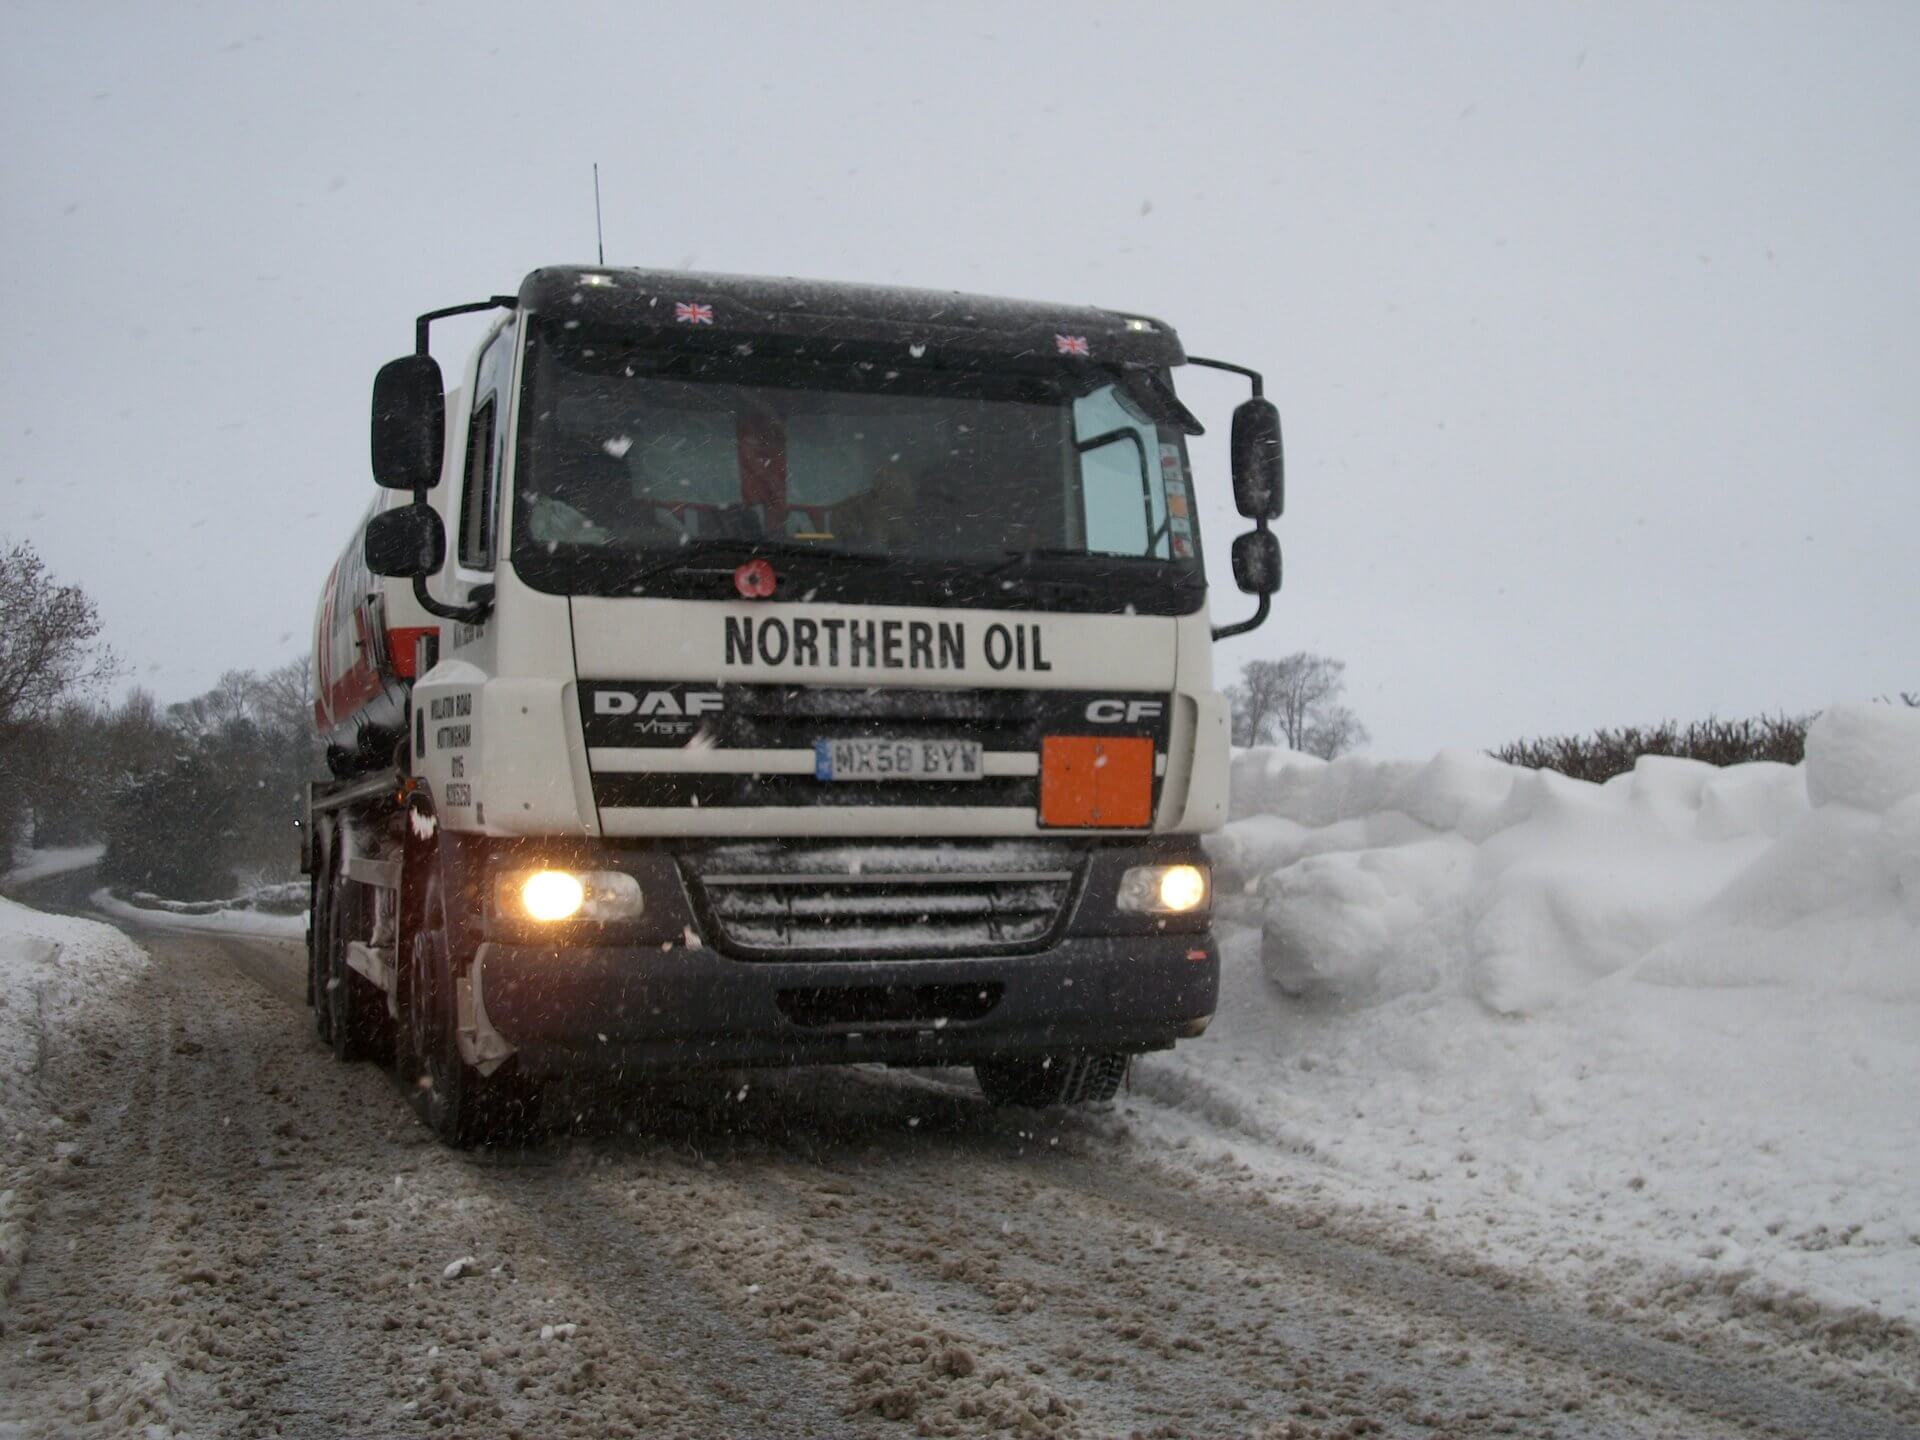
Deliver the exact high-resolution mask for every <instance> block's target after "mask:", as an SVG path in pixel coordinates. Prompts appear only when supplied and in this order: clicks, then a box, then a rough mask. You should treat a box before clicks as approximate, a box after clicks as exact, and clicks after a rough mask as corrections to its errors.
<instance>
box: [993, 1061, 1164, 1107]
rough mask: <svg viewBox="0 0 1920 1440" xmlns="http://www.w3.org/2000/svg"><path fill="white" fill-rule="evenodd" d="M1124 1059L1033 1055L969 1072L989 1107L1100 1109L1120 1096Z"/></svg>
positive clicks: (1124, 1073) (1126, 1063)
mask: <svg viewBox="0 0 1920 1440" xmlns="http://www.w3.org/2000/svg"><path fill="white" fill-rule="evenodd" d="M1131 1059H1132V1057H1131V1056H1127V1055H1034V1056H1021V1057H1019V1058H1018V1059H1012V1060H982V1061H980V1062H979V1063H978V1064H976V1065H975V1066H974V1067H973V1074H974V1078H975V1079H976V1080H978V1081H979V1082H980V1091H981V1093H982V1094H983V1095H985V1096H986V1097H987V1103H988V1104H989V1105H993V1106H996V1107H998V1106H1002V1105H1025V1106H1027V1107H1028V1108H1030V1109H1034V1110H1044V1109H1047V1108H1048V1107H1050V1106H1054V1105H1101V1104H1105V1103H1106V1102H1107V1101H1109V1100H1111V1099H1113V1097H1114V1096H1115V1095H1118V1094H1119V1093H1120V1085H1121V1082H1122V1081H1124V1080H1125V1079H1126V1078H1127V1065H1128V1063H1129V1061H1130V1060H1131Z"/></svg>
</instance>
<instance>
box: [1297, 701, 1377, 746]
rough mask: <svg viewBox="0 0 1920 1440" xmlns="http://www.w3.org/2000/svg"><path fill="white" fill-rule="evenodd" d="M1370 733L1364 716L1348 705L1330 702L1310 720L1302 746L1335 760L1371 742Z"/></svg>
mask: <svg viewBox="0 0 1920 1440" xmlns="http://www.w3.org/2000/svg"><path fill="white" fill-rule="evenodd" d="M1369 738H1370V737H1369V736H1368V734H1367V727H1366V726H1364V725H1362V724H1361V723H1360V717H1359V716H1358V715H1356V714H1354V713H1353V711H1351V710H1349V709H1348V708H1347V707H1346V706H1345V705H1327V706H1325V707H1323V708H1322V709H1321V711H1320V713H1319V714H1318V715H1316V716H1315V717H1314V718H1313V719H1311V720H1309V721H1308V722H1307V733H1306V737H1305V738H1304V740H1303V741H1302V742H1301V745H1300V748H1301V749H1302V750H1304V751H1306V752H1307V753H1308V754H1309V755H1318V756H1319V757H1320V758H1321V759H1322V760H1332V759H1334V758H1335V757H1337V756H1340V755H1344V754H1346V753H1347V751H1349V750H1352V749H1354V748H1356V747H1357V746H1361V745H1364V744H1366V743H1367V740H1368V739H1369Z"/></svg>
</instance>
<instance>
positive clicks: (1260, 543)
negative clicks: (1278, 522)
mask: <svg viewBox="0 0 1920 1440" xmlns="http://www.w3.org/2000/svg"><path fill="white" fill-rule="evenodd" d="M1233 583H1234V584H1236V585H1238V586H1239V587H1240V588H1241V589H1242V590H1244V591H1245V592H1246V593H1247V594H1249V595H1271V594H1273V593H1274V592H1275V591H1276V590H1278V589H1279V588H1280V541H1279V538H1278V537H1277V536H1276V535H1275V534H1274V533H1273V532H1272V531H1271V530H1249V531H1248V532H1247V533H1246V534H1244V535H1237V536H1235V537H1234V541H1233ZM1264 608H1265V607H1264V606H1263V607H1262V609H1263V610H1264Z"/></svg>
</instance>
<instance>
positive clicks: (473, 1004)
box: [454, 968, 514, 1075]
mask: <svg viewBox="0 0 1920 1440" xmlns="http://www.w3.org/2000/svg"><path fill="white" fill-rule="evenodd" d="M479 975H480V972H479V970H478V968H475V969H474V970H472V971H471V972H469V973H468V974H465V975H462V976H461V977H460V978H459V979H458V980H456V981H455V982H454V991H455V993H456V997H457V1004H458V1006H459V1012H460V1013H459V1027H458V1029H457V1030H456V1032H455V1033H456V1035H457V1036H458V1038H459V1042H460V1058H461V1059H462V1060H464V1061H465V1062H466V1063H467V1064H469V1065H471V1066H473V1068H474V1069H476V1070H478V1071H479V1072H480V1073H481V1074H482V1075H491V1074H493V1072H494V1071H496V1070H498V1069H499V1068H500V1067H501V1066H502V1065H504V1064H506V1063H507V1061H509V1060H511V1059H512V1058H513V1050H514V1047H513V1046H512V1045H510V1044H508V1043H507V1037H506V1036H504V1035H502V1034H501V1033H500V1032H499V1031H498V1030H496V1029H494V1028H493V1024H492V1022H491V1021H489V1020H488V1019H487V1002H486V997H485V996H484V995H483V994H482V993H481V989H480V982H479Z"/></svg>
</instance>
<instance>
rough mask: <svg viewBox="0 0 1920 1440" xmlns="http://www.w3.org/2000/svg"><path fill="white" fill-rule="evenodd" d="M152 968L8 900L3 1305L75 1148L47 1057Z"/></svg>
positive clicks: (100, 933) (0, 1046) (0, 959)
mask: <svg viewBox="0 0 1920 1440" xmlns="http://www.w3.org/2000/svg"><path fill="white" fill-rule="evenodd" d="M54 853H58V852H54ZM88 863H90V862H88ZM67 868H76V867H67ZM16 873H17V872H16ZM40 873H42V874H48V875H51V874H56V873H60V872H59V871H58V870H45V871H42V872H40ZM146 963H147V957H146V954H145V952H144V951H142V950H141V949H140V947H139V946H138V945H135V944H134V943H133V942H132V941H131V940H129V939H128V938H127V937H126V936H125V935H122V934H121V933H120V932H119V931H118V930H115V929H114V928H113V927H112V926H111V925H102V924H99V923H98V922H96V921H92V920H76V919H72V918H69V917H67V916H63V915H45V914H42V913H41V912H40V911H38V910H30V909H28V908H27V907H26V906H24V905H16V904H15V903H14V902H13V901H11V900H5V899H0V1301H3V1300H4V1297H5V1296H6V1294H7V1293H8V1291H9V1290H10V1289H11V1288H12V1285H13V1278H14V1276H15V1275H16V1274H17V1273H18V1271H19V1268H20V1258H21V1250H22V1246H23V1245H24V1243H25V1241H26V1238H27V1234H28V1230H29V1228H30V1226H31V1222H32V1218H33V1209H34V1203H35V1196H36V1190H37V1186H38V1184H39V1183H40V1182H41V1181H43V1180H44V1179H45V1178H46V1176H47V1175H48V1173H49V1171H50V1170H57V1169H58V1168H59V1166H60V1165H61V1164H63V1163H64V1162H65V1161H67V1160H68V1159H70V1158H71V1156H72V1155H73V1154H74V1153H75V1148H76V1147H75V1146H74V1145H73V1144H72V1143H71V1139H70V1137H69V1136H68V1134H67V1132H68V1128H69V1126H70V1124H71V1117H68V1116H63V1115H61V1114H60V1113H59V1112H58V1108H57V1106H54V1105H52V1104H50V1103H49V1097H48V1094H47V1091H46V1088H45V1087H44V1086H43V1085H42V1076H43V1072H44V1071H45V1070H46V1068H47V1062H48V1059H49V1057H50V1056H51V1055H52V1054H53V1053H54V1052H55V1051H57V1050H58V1049H60V1048H61V1047H62V1046H64V1045H66V1044H68V1043H69V1041H70V1031H71V1029H72V1027H73V1024H74V1022H75V1020H76V1019H77V1018H78V1017H79V1016H80V1015H81V1014H82V1013H83V1012H85V1011H86V1010H88V1009H89V1008H91V1007H94V1006H97V1005H99V1004H101V1003H102V1002H103V999H104V998H105V997H106V996H107V995H108V994H109V993H110V992H112V991H115V990H117V989H118V988H119V987H121V986H122V985H123V984H124V983H125V982H126V981H127V979H128V978H129V977H131V976H133V975H134V974H137V973H138V972H139V970H140V969H141V968H142V967H144V966H145V965H146ZM0 1308H3V1307H0Z"/></svg>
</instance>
